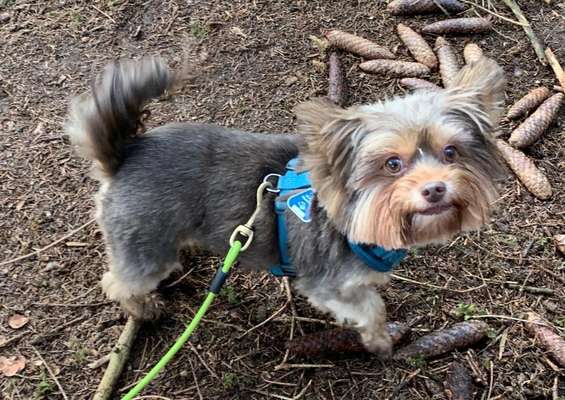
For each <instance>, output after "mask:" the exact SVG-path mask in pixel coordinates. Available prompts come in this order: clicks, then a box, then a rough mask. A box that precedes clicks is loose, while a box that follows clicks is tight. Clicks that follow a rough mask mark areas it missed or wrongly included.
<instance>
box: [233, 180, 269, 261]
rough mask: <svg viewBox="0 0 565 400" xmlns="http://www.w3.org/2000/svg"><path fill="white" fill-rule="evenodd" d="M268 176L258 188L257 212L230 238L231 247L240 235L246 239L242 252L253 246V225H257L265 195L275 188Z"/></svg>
mask: <svg viewBox="0 0 565 400" xmlns="http://www.w3.org/2000/svg"><path fill="white" fill-rule="evenodd" d="M268 176H269V175H267V176H266V177H265V179H263V183H261V184H260V185H259V187H258V188H257V203H256V206H255V211H253V214H251V217H249V219H248V220H247V222H246V223H245V224H243V225H239V226H238V227H237V228H235V229H234V231H233V232H232V234H231V236H230V246H233V245H234V243H235V242H236V239H237V236H238V235H240V236H243V237H245V238H246V239H245V243H244V244H243V245H242V246H241V251H245V250H247V248H248V247H249V245H251V242H252V241H253V234H254V229H253V225H254V224H255V219H256V218H257V214H258V213H259V210H260V209H261V204H262V203H263V195H264V194H265V191H266V190H269V189H270V188H272V187H273V184H272V183H271V182H269V181H267V180H266V179H267V177H268Z"/></svg>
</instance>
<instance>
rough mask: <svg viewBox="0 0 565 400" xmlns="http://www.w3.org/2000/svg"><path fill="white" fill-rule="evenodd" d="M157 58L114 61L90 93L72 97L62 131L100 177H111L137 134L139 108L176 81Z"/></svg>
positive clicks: (163, 63)
mask: <svg viewBox="0 0 565 400" xmlns="http://www.w3.org/2000/svg"><path fill="white" fill-rule="evenodd" d="M175 81H176V79H175V75H174V74H173V73H172V72H171V71H170V70H169V68H168V67H167V65H166V64H165V62H164V61H163V60H161V59H160V58H154V57H146V58H143V59H142V60H140V61H131V60H125V61H116V62H115V63H113V64H111V65H108V66H107V67H106V68H105V69H104V71H103V72H102V73H101V74H100V76H99V77H98V78H97V80H96V82H95V84H94V85H93V88H92V93H84V94H82V95H80V96H77V97H76V98H75V99H73V101H72V103H71V107H70V112H69V119H68V122H67V124H66V132H67V134H68V135H69V137H70V139H71V142H72V144H73V145H74V146H75V147H76V148H77V150H78V151H79V153H80V154H81V155H82V156H83V157H86V158H88V159H90V160H92V161H94V164H95V168H96V169H97V170H98V171H99V172H100V173H102V175H103V176H108V177H109V176H112V175H113V174H114V173H115V172H116V171H117V170H118V168H119V167H120V164H121V163H122V161H123V158H124V149H125V146H126V144H127V143H128V141H130V140H131V138H132V137H133V136H135V133H136V131H137V127H138V124H139V121H140V117H141V113H142V111H143V106H144V105H145V104H146V103H147V102H148V101H149V100H151V99H153V98H156V97H159V96H160V95H161V94H163V92H165V91H166V90H167V89H170V88H171V87H172V86H173V85H174V83H175Z"/></svg>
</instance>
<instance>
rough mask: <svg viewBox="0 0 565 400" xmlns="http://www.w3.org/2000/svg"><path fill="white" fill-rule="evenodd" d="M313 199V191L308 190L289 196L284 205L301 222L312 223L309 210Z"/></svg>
mask: <svg viewBox="0 0 565 400" xmlns="http://www.w3.org/2000/svg"><path fill="white" fill-rule="evenodd" d="M313 199H314V189H308V190H305V191H303V192H300V193H297V194H294V195H292V196H290V197H289V198H288V200H287V201H286V204H287V206H288V208H289V209H290V210H291V211H292V212H293V213H295V214H296V216H297V217H298V218H300V220H301V221H302V222H310V221H312V213H311V211H310V209H311V206H312V200H313Z"/></svg>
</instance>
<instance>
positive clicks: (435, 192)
mask: <svg viewBox="0 0 565 400" xmlns="http://www.w3.org/2000/svg"><path fill="white" fill-rule="evenodd" d="M504 83H505V81H504V76H503V71H502V69H501V68H500V67H499V66H498V65H497V64H496V63H495V62H494V61H492V60H490V59H487V58H482V59H481V60H479V61H478V62H476V63H474V64H471V65H469V66H466V67H464V68H463V69H462V70H461V72H460V73H459V75H458V78H457V82H456V84H455V86H453V87H452V88H450V89H446V90H441V91H437V92H431V91H425V92H423V91H422V92H416V93H413V94H411V95H408V96H406V97H398V98H394V99H392V100H388V101H385V102H381V103H377V104H371V105H363V106H354V107H351V108H348V109H343V108H340V107H338V106H336V105H334V104H332V103H330V102H329V101H327V100H321V99H320V100H313V101H309V102H306V103H303V104H301V105H299V106H297V108H296V115H297V118H298V124H299V132H300V133H302V134H303V135H304V136H305V144H304V149H303V151H302V153H301V154H302V157H303V160H304V163H305V166H306V168H307V169H309V170H310V174H311V179H312V184H313V186H314V188H315V189H316V191H317V195H318V200H319V202H320V204H321V205H322V207H324V209H325V210H326V212H327V213H328V215H329V217H330V218H331V219H332V221H333V222H334V224H335V225H336V227H337V228H338V229H339V230H340V231H341V232H342V233H344V234H345V235H346V236H347V237H348V238H349V240H352V241H354V242H360V243H366V244H379V245H381V246H383V247H385V248H405V247H409V246H413V245H424V244H428V243H434V242H436V243H437V242H443V241H445V240H447V239H449V238H451V237H452V236H453V235H454V234H456V233H457V232H460V231H467V230H473V229H477V228H479V227H480V226H482V225H483V224H484V223H485V222H486V221H487V220H488V217H489V215H490V211H491V208H492V203H493V202H494V200H495V199H496V197H497V191H496V185H495V180H496V179H497V178H499V177H500V176H501V172H502V171H503V169H502V163H501V161H500V157H499V154H498V152H497V150H496V146H495V145H494V143H493V139H492V138H493V132H494V130H495V128H496V126H497V123H498V118H499V114H500V111H501V105H502V101H503V99H504Z"/></svg>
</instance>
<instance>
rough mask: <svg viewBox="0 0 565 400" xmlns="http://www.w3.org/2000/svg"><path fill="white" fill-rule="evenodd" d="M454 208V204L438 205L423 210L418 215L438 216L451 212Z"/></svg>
mask: <svg viewBox="0 0 565 400" xmlns="http://www.w3.org/2000/svg"><path fill="white" fill-rule="evenodd" d="M453 207H455V206H454V205H453V204H438V205H435V206H432V207H428V208H424V209H423V210H419V211H418V212H417V214H421V215H438V214H443V213H444V212H447V211H449V210H451V209H452V208H453Z"/></svg>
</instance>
